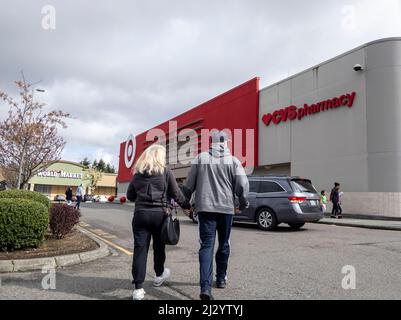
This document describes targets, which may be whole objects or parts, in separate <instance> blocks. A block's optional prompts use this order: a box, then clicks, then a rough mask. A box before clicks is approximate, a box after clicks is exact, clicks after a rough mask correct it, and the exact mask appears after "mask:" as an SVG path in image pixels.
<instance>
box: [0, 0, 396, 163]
mask: <svg viewBox="0 0 401 320" xmlns="http://www.w3.org/2000/svg"><path fill="white" fill-rule="evenodd" d="M45 5H52V6H53V7H54V9H55V13H56V15H55V30H52V29H50V30H49V29H46V28H43V22H44V23H45V24H44V25H45V27H46V26H51V24H49V23H50V22H51V21H52V20H51V19H50V20H49V19H48V18H49V16H48V15H47V13H48V11H45V12H44V13H42V8H43V6H45ZM392 36H401V0H381V1H377V0H359V1H358V0H355V1H354V0H342V1H341V0H340V1H338V0H325V1H317V0H303V1H295V0H280V1H269V0H260V1H259V0H241V1H240V0H221V1H219V0H214V1H204V0H203V1H195V0H180V1H177V0H158V1H149V0H142V1H135V0H129V1H121V0H114V1H111V0H109V1H104V0H102V1H99V0H97V1H93V0H92V1H89V0H86V1H84V0H74V1H73V0H69V1H65V0H60V1H54V0H47V1H39V0H29V1H26V0H0V39H1V46H0V89H2V90H5V91H7V92H9V93H12V94H13V93H15V88H14V87H13V81H14V80H17V79H18V78H19V77H20V70H22V69H23V70H24V73H25V76H26V78H27V79H28V80H30V81H31V82H36V81H38V80H42V83H41V84H40V88H43V89H45V90H46V92H45V93H38V94H37V98H39V99H41V100H42V101H44V102H47V103H48V104H49V105H50V107H51V108H52V109H62V110H64V111H67V112H69V113H71V114H72V115H73V117H74V119H72V120H71V121H69V128H68V129H67V130H66V131H63V132H62V134H63V135H65V137H66V140H67V142H68V143H67V146H66V148H65V150H64V153H63V159H65V160H71V161H80V160H81V159H82V158H83V157H85V156H86V157H88V158H90V159H91V160H93V159H94V158H100V157H103V158H105V159H106V160H107V161H110V162H112V163H113V164H114V165H117V163H118V153H119V143H120V142H121V141H124V140H126V138H127V136H128V135H129V134H130V133H132V134H134V135H135V134H138V133H141V132H143V131H144V130H146V129H148V128H150V127H153V126H155V125H157V124H159V123H161V122H163V121H165V120H167V119H169V118H171V117H173V116H175V115H178V114H180V113H181V112H184V111H186V110H187V109H189V108H191V107H194V106H196V105H198V104H200V103H202V102H204V101H206V100H209V99H210V98H212V97H214V96H215V95H217V94H220V93H222V92H224V91H226V90H228V89H231V88H232V87H233V86H236V85H239V84H241V83H243V82H245V81H247V80H249V79H251V78H253V77H255V76H260V77H261V87H264V86H266V85H268V84H272V83H274V82H276V81H279V80H281V79H282V78H285V77H287V76H289V75H292V74H294V73H296V72H299V71H302V70H304V69H306V68H308V67H311V66H313V65H315V64H318V63H320V62H322V61H324V60H326V59H329V58H332V57H334V56H336V55H338V54H341V53H343V52H345V51H347V50H350V49H353V48H354V47H357V46H359V45H362V44H364V43H366V42H369V41H372V40H376V39H379V38H383V37H392ZM6 110H7V108H6V106H5V105H4V103H2V102H1V103H0V119H3V118H4V116H5V114H6Z"/></svg>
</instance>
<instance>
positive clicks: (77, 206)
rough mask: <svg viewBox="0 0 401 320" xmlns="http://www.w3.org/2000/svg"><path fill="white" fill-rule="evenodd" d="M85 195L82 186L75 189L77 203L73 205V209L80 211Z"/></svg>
mask: <svg viewBox="0 0 401 320" xmlns="http://www.w3.org/2000/svg"><path fill="white" fill-rule="evenodd" d="M84 195H85V191H84V188H83V187H82V184H80V185H79V187H78V188H77V193H76V196H77V203H76V204H75V209H78V210H79V209H80V208H81V202H82V198H83V196H84Z"/></svg>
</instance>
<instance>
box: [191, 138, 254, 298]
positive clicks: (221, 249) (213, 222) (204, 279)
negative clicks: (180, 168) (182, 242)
mask: <svg viewBox="0 0 401 320" xmlns="http://www.w3.org/2000/svg"><path fill="white" fill-rule="evenodd" d="M184 192H185V196H186V197H187V199H191V196H192V194H193V193H194V192H196V195H195V208H196V211H197V216H198V221H199V236H200V243H201V245H200V250H199V264H200V299H201V300H213V296H212V281H213V253H214V244H215V239H216V231H217V234H218V241H219V246H218V250H217V253H216V287H217V288H219V289H224V288H225V287H226V285H227V279H228V278H227V269H228V260H229V256H230V235H231V227H232V223H233V217H234V214H235V212H236V209H237V210H244V209H245V208H247V207H248V206H249V203H248V201H247V195H248V193H249V181H248V178H247V176H246V174H245V170H244V168H243V167H242V164H241V162H240V161H239V160H238V159H237V158H235V157H234V156H232V155H231V152H230V149H229V148H228V137H227V135H226V133H224V132H216V133H214V134H213V135H212V145H211V148H210V150H209V151H208V152H203V153H201V154H199V155H198V156H197V158H196V159H195V160H194V161H193V163H192V165H191V169H190V172H189V174H188V179H187V183H186V185H185V187H184ZM235 196H237V197H238V199H239V208H236V207H235Z"/></svg>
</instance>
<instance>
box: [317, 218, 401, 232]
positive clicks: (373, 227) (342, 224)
mask: <svg viewBox="0 0 401 320" xmlns="http://www.w3.org/2000/svg"><path fill="white" fill-rule="evenodd" d="M342 221H344V220H342ZM315 223H317V224H325V225H330V226H339V227H352V228H361V229H371V230H385V231H401V227H396V226H394V227H392V226H380V225H371V224H359V223H352V222H340V223H339V222H334V221H333V222H330V221H318V222H315Z"/></svg>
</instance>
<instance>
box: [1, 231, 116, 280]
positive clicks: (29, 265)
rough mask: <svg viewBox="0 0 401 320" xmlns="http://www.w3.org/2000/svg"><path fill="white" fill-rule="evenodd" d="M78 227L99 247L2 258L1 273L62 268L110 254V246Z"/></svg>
mask: <svg viewBox="0 0 401 320" xmlns="http://www.w3.org/2000/svg"><path fill="white" fill-rule="evenodd" d="M77 229H78V230H79V231H80V232H82V233H83V234H85V235H86V236H88V237H89V238H91V239H92V240H93V241H95V242H96V243H97V244H98V246H99V248H98V249H96V250H92V251H87V252H82V253H75V254H69V255H63V256H57V257H50V258H37V259H23V260H21V259H18V260H0V273H11V272H24V271H37V270H42V269H43V268H62V267H67V266H73V265H77V264H82V263H87V262H90V261H94V260H97V259H101V258H104V257H107V256H108V255H109V254H110V250H109V247H108V246H107V245H106V244H105V243H104V242H102V241H101V240H99V239H98V238H96V237H94V236H92V235H91V234H90V233H88V232H86V231H85V230H83V229H82V228H80V227H77Z"/></svg>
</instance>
